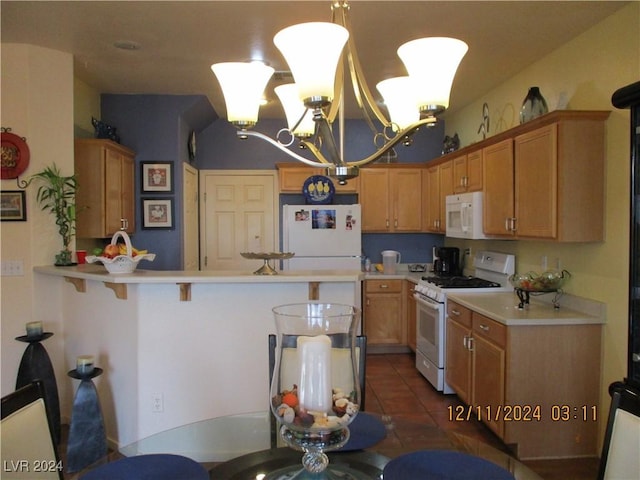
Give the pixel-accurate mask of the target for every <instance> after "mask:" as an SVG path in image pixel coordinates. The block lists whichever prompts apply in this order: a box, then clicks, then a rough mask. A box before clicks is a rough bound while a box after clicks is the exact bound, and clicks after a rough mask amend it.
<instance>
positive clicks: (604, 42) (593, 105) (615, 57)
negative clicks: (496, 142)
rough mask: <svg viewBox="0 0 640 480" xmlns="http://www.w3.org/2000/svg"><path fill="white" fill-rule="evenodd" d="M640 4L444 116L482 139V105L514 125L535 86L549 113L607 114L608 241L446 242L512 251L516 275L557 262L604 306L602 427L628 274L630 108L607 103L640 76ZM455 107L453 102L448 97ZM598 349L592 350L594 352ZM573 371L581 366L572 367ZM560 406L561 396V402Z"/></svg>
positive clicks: (451, 127)
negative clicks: (562, 108)
mask: <svg viewBox="0 0 640 480" xmlns="http://www.w3.org/2000/svg"><path fill="white" fill-rule="evenodd" d="M639 32H640V3H639V2H631V4H630V5H629V6H627V7H625V8H623V9H621V10H620V11H618V12H617V13H615V14H613V15H612V16H610V17H609V18H608V19H605V20H604V21H603V22H601V23H599V24H598V25H596V26H595V27H593V28H592V29H590V30H588V31H587V32H585V33H584V34H582V35H580V36H578V37H576V38H575V39H573V40H572V41H570V42H568V43H567V44H565V45H564V46H563V47H561V48H559V49H558V50H556V51H554V52H552V53H551V54H549V55H548V56H546V57H545V58H543V59H541V60H540V61H538V62H536V63H534V64H532V65H531V66H530V67H528V68H527V69H525V70H523V71H522V72H520V73H519V74H518V75H516V76H514V77H513V78H511V79H509V80H508V81H507V82H505V83H504V84H503V85H500V86H499V87H498V88H496V89H495V90H492V91H490V92H487V94H486V95H485V96H484V97H482V98H480V99H478V100H477V101H476V102H475V103H473V104H471V105H469V106H467V107H465V108H464V109H462V110H460V111H457V112H455V113H453V114H452V115H450V118H447V134H449V135H452V134H453V133H454V132H458V134H459V135H460V138H461V145H468V144H470V143H474V142H476V141H479V140H481V137H480V136H478V135H477V133H476V132H477V130H478V127H479V125H480V123H481V122H482V104H483V103H484V102H487V103H488V105H489V109H490V121H491V130H490V134H492V135H494V134H495V133H497V132H499V131H503V130H506V129H507V128H509V127H512V126H515V125H518V124H519V119H518V111H519V109H520V106H521V105H522V101H523V100H524V97H525V95H526V93H527V90H528V88H529V87H530V86H539V87H540V90H541V92H542V94H543V96H544V97H545V98H546V100H547V102H548V104H549V109H556V108H557V106H558V102H559V100H560V98H561V97H562V96H566V101H567V102H568V104H567V108H569V109H574V110H610V111H611V115H610V117H609V120H608V121H607V122H606V135H607V145H606V156H607V158H606V162H607V167H606V178H605V179H604V181H605V182H606V225H605V226H606V238H605V241H604V242H602V243H593V244H587V245H581V244H557V243H554V242H532V241H515V242H513V241H486V242H485V241H473V242H458V241H453V240H449V239H448V240H447V244H448V245H452V246H458V245H460V246H462V245H464V244H465V243H466V244H467V246H472V247H473V248H475V249H478V248H488V249H494V250H498V251H503V252H507V253H514V254H515V255H516V258H517V266H516V267H517V271H519V272H527V271H529V270H534V271H540V270H541V257H542V256H543V255H546V256H547V257H548V260H549V267H553V266H555V262H554V260H555V258H559V259H560V261H561V266H562V268H566V269H567V270H569V271H570V272H571V274H572V278H571V280H570V281H569V282H568V283H567V285H566V287H565V291H567V292H568V293H572V294H575V295H579V296H583V297H587V298H592V299H594V300H599V301H602V302H605V303H606V304H607V324H606V325H605V327H604V351H603V353H602V362H603V363H602V365H603V372H602V384H601V403H600V411H599V412H600V419H601V422H600V423H601V427H602V428H604V424H605V422H606V412H607V410H608V408H609V403H610V397H609V395H608V393H607V387H608V385H609V384H610V383H611V382H613V381H616V380H621V379H622V378H623V377H624V376H625V375H626V372H627V365H626V355H627V338H628V337H627V328H628V327H627V325H628V317H627V314H628V313H627V312H628V309H627V299H628V270H629V255H628V252H629V203H630V198H629V192H630V162H629V143H630V131H629V128H630V127H629V111H628V110H617V109H616V108H614V107H613V106H612V105H611V95H612V94H613V92H614V91H616V90H617V89H618V88H620V87H623V86H625V85H628V84H630V83H633V82H636V81H638V79H640V33H639ZM452 102H455V99H453V98H452ZM598 354H599V352H594V355H598ZM577 367H578V366H577ZM558 400H559V401H560V399H558Z"/></svg>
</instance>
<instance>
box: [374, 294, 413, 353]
mask: <svg viewBox="0 0 640 480" xmlns="http://www.w3.org/2000/svg"><path fill="white" fill-rule="evenodd" d="M364 308H365V312H364V318H365V324H364V333H365V335H366V336H367V343H369V344H372V345H375V344H378V345H379V344H393V345H402V344H403V343H404V338H403V328H402V320H403V315H402V294H401V293H400V294H367V295H366V297H365V307H364Z"/></svg>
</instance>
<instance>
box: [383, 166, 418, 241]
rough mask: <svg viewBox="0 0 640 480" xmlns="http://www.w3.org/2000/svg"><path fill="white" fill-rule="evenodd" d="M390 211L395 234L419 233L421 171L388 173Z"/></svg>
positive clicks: (392, 171) (409, 170)
mask: <svg viewBox="0 0 640 480" xmlns="http://www.w3.org/2000/svg"><path fill="white" fill-rule="evenodd" d="M389 185H390V191H391V209H392V213H393V223H392V225H391V229H392V230H393V231H395V232H420V230H421V228H422V169H420V168H411V169H401V170H390V171H389Z"/></svg>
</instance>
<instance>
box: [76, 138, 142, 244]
mask: <svg viewBox="0 0 640 480" xmlns="http://www.w3.org/2000/svg"><path fill="white" fill-rule="evenodd" d="M134 158H135V153H134V152H133V151H132V150H130V149H128V148H126V147H123V146H122V145H119V144H117V143H115V142H112V141H111V140H98V139H86V140H76V142H75V174H76V175H77V178H78V193H77V196H76V207H77V221H76V235H77V236H78V237H79V238H107V237H110V236H112V235H113V234H114V233H115V232H117V231H120V230H123V231H126V232H127V233H133V232H134V231H135V226H136V225H135V203H134V202H135V164H134Z"/></svg>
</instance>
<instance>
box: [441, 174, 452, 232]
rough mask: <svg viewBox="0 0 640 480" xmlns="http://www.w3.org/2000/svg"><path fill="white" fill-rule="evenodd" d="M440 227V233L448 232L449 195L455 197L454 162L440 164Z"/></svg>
mask: <svg viewBox="0 0 640 480" xmlns="http://www.w3.org/2000/svg"><path fill="white" fill-rule="evenodd" d="M439 168H440V213H439V216H440V226H439V228H438V231H439V232H440V233H444V232H446V231H447V223H446V222H447V214H446V206H447V202H446V199H447V195H453V162H446V163H441V164H440V167H439Z"/></svg>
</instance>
